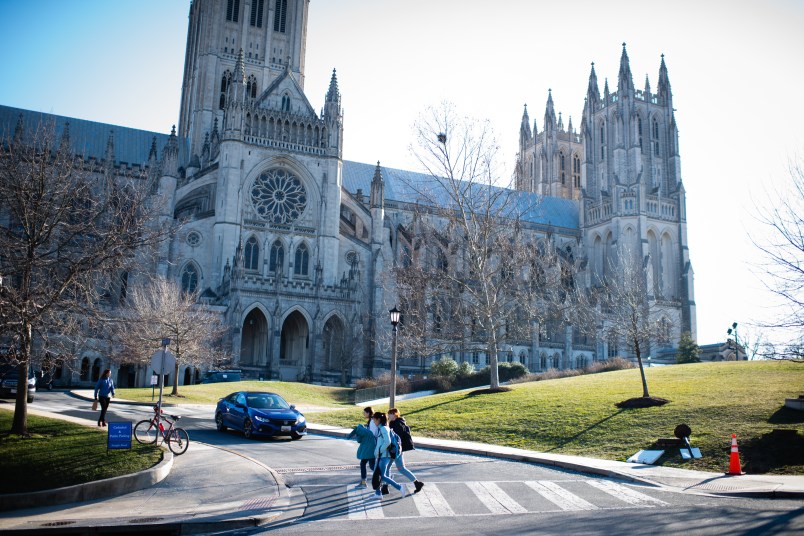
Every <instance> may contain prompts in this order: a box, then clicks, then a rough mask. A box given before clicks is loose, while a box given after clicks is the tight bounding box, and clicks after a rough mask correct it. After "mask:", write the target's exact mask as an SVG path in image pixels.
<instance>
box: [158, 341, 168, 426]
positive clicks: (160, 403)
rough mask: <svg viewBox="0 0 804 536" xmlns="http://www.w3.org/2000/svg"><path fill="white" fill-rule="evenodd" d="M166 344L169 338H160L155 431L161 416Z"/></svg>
mask: <svg viewBox="0 0 804 536" xmlns="http://www.w3.org/2000/svg"><path fill="white" fill-rule="evenodd" d="M168 344H170V339H162V360H161V363H160V364H159V405H158V406H157V408H158V409H157V410H156V429H157V433H159V432H160V431H161V429H160V427H159V426H160V420H161V418H162V389H163V388H164V386H165V352H167V347H168Z"/></svg>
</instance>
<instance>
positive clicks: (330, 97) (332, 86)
mask: <svg viewBox="0 0 804 536" xmlns="http://www.w3.org/2000/svg"><path fill="white" fill-rule="evenodd" d="M324 100H325V101H326V102H334V103H336V104H337V105H338V106H340V104H341V92H340V91H338V73H337V71H336V70H335V69H332V78H330V79H329V89H328V90H327V96H326V98H325V99H324Z"/></svg>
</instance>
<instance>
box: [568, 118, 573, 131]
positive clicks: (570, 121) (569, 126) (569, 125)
mask: <svg viewBox="0 0 804 536" xmlns="http://www.w3.org/2000/svg"><path fill="white" fill-rule="evenodd" d="M567 132H569V133H570V134H571V133H572V116H569V123H567Z"/></svg>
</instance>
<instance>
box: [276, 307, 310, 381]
mask: <svg viewBox="0 0 804 536" xmlns="http://www.w3.org/2000/svg"><path fill="white" fill-rule="evenodd" d="M309 347H310V327H309V326H308V325H307V319H305V318H304V315H302V314H301V313H300V312H298V311H293V312H292V313H290V314H289V315H288V317H287V318H286V319H285V322H284V323H283V324H282V334H281V337H280V341H279V379H280V380H283V381H310V379H311V376H312V367H311V366H310V361H309V359H308V351H307V350H308V348H309Z"/></svg>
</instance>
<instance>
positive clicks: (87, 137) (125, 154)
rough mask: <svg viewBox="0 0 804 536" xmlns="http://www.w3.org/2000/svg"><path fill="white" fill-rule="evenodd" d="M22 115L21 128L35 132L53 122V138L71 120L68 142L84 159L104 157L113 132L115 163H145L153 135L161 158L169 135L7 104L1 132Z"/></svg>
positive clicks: (182, 147)
mask: <svg viewBox="0 0 804 536" xmlns="http://www.w3.org/2000/svg"><path fill="white" fill-rule="evenodd" d="M20 114H22V122H23V128H24V129H25V131H26V132H29V133H30V132H33V131H35V130H36V129H37V128H38V127H39V125H40V124H48V123H49V122H51V121H55V124H56V140H57V142H58V140H59V139H61V135H62V132H64V128H65V125H66V124H67V123H70V145H71V146H72V149H73V151H74V152H75V153H76V154H80V155H83V156H84V157H86V158H90V157H92V158H96V159H98V160H104V159H105V158H106V143H107V142H108V140H109V132H110V131H113V132H114V157H115V162H118V163H119V162H126V163H128V164H145V163H147V162H148V153H149V152H150V150H151V142H152V141H153V138H154V137H156V149H157V151H158V156H159V157H161V155H162V149H163V148H164V146H165V143H167V140H168V137H169V135H168V134H162V133H159V132H150V131H148V130H137V129H134V128H128V127H121V126H117V125H109V124H107V123H96V122H95V121H87V120H85V119H75V118H73V117H64V116H61V115H53V114H46V113H42V112H35V111H32V110H23V109H21V108H12V107H10V106H0V133H3V134H4V135H6V134H7V135H8V136H11V135H12V134H13V132H14V128H15V127H16V125H17V121H18V119H19V117H20ZM185 147H186V144H185V143H182V142H181V141H180V142H179V151H180V161H185V159H184V158H183V156H184V155H185V154H186V149H185Z"/></svg>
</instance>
